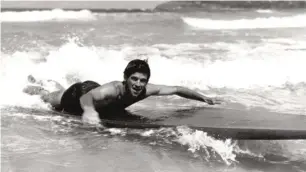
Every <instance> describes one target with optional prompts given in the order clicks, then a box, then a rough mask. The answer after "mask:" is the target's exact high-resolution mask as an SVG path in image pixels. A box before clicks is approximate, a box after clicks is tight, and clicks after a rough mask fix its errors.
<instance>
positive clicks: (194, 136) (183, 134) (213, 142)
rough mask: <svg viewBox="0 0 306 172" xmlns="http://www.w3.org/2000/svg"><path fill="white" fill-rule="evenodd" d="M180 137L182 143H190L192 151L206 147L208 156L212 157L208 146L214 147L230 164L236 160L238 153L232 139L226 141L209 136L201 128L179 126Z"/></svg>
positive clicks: (178, 140)
mask: <svg viewBox="0 0 306 172" xmlns="http://www.w3.org/2000/svg"><path fill="white" fill-rule="evenodd" d="M178 133H179V136H178V139H177V142H179V143H180V144H182V145H188V146H189V149H188V150H190V151H191V152H195V151H198V150H200V149H204V150H205V152H206V154H207V155H206V156H207V157H210V156H211V155H210V153H209V151H208V148H212V149H213V151H214V152H216V153H217V154H218V155H219V156H220V157H221V158H222V159H223V161H224V162H225V163H226V164H228V165H230V164H231V163H232V162H235V161H236V160H235V158H236V155H235V154H234V152H233V151H234V148H235V143H232V141H231V140H230V139H227V140H225V141H222V140H217V139H214V138H213V137H211V136H208V135H207V133H205V132H203V131H199V130H195V131H193V130H191V129H189V128H186V127H178Z"/></svg>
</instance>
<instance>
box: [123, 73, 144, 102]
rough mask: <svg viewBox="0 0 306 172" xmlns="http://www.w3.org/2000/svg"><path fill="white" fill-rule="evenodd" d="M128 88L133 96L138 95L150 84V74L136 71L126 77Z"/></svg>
mask: <svg viewBox="0 0 306 172" xmlns="http://www.w3.org/2000/svg"><path fill="white" fill-rule="evenodd" d="M126 84H127V89H128V91H129V92H130V94H131V95H132V96H133V97H138V96H139V95H140V94H141V93H142V91H143V90H144V89H145V87H146V85H147V84H148V75H147V74H145V73H140V72H135V73H133V74H132V75H131V76H129V77H128V78H127V79H126Z"/></svg>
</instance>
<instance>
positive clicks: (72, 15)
mask: <svg viewBox="0 0 306 172" xmlns="http://www.w3.org/2000/svg"><path fill="white" fill-rule="evenodd" d="M95 19H96V16H95V15H94V14H93V13H92V12H91V11H88V10H80V11H65V10H62V9H54V10H45V11H19V12H16V11H6V12H1V22H37V21H67V20H77V21H91V20H95Z"/></svg>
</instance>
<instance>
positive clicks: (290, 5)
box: [154, 1, 306, 12]
mask: <svg viewBox="0 0 306 172" xmlns="http://www.w3.org/2000/svg"><path fill="white" fill-rule="evenodd" d="M294 8H306V1H171V2H166V3H163V4H160V5H158V6H157V7H156V8H155V9H154V10H155V11H172V12H186V11H203V10H206V11H210V10H213V11H216V10H230V9H294Z"/></svg>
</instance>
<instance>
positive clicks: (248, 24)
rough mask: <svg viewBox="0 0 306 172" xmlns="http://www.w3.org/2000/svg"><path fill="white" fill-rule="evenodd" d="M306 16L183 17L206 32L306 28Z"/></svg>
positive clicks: (185, 20)
mask: <svg viewBox="0 0 306 172" xmlns="http://www.w3.org/2000/svg"><path fill="white" fill-rule="evenodd" d="M305 18H306V14H300V15H295V16H289V17H267V18H255V19H236V20H213V19H209V18H193V17H182V20H183V21H184V22H185V23H186V24H188V25H190V26H192V27H195V28H198V29H204V30H220V29H258V28H300V27H306V22H304V21H305Z"/></svg>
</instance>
